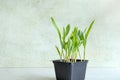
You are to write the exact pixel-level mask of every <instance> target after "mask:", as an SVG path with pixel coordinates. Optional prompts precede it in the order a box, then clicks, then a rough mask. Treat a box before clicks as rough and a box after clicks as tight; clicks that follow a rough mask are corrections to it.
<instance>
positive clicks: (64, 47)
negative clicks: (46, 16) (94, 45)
mask: <svg viewBox="0 0 120 80" xmlns="http://www.w3.org/2000/svg"><path fill="white" fill-rule="evenodd" d="M51 21H52V24H53V26H54V27H55V29H56V30H57V33H58V36H59V40H60V44H61V48H58V46H55V47H56V50H57V52H58V55H59V56H60V61H62V59H63V60H64V61H65V62H76V59H77V57H78V55H79V56H80V60H81V61H82V60H83V59H82V56H81V54H80V46H81V45H83V47H84V56H83V57H84V60H85V59H86V44H87V38H88V35H89V33H90V30H91V28H92V26H93V23H94V20H93V21H92V22H91V24H90V26H89V28H88V29H87V28H85V30H84V31H81V30H80V29H78V27H77V26H75V27H74V30H73V31H72V33H71V34H70V35H69V32H70V24H68V25H67V26H66V27H63V31H62V33H61V31H60V29H59V28H58V26H57V24H56V22H55V20H54V18H52V17H51Z"/></svg>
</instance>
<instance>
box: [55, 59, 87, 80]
mask: <svg viewBox="0 0 120 80" xmlns="http://www.w3.org/2000/svg"><path fill="white" fill-rule="evenodd" d="M53 63H54V67H55V74H56V80H84V79H85V74H86V67H87V63H88V60H85V61H80V60H77V61H76V62H74V63H72V62H60V60H54V61H53Z"/></svg>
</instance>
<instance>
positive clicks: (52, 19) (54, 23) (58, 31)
mask: <svg viewBox="0 0 120 80" xmlns="http://www.w3.org/2000/svg"><path fill="white" fill-rule="evenodd" d="M51 21H52V24H53V26H54V27H55V29H56V30H57V33H58V35H59V39H60V43H61V46H62V47H63V43H62V40H61V33H60V30H59V28H58V26H57V24H56V22H55V20H54V18H53V17H51Z"/></svg>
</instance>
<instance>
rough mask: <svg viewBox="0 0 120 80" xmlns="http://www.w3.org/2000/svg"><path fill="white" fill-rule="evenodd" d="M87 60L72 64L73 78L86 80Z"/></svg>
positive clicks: (72, 79) (73, 79)
mask: <svg viewBox="0 0 120 80" xmlns="http://www.w3.org/2000/svg"><path fill="white" fill-rule="evenodd" d="M86 67H87V62H84V63H76V64H72V78H71V80H84V79H85V74H86Z"/></svg>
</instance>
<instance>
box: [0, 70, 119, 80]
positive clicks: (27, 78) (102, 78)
mask: <svg viewBox="0 0 120 80" xmlns="http://www.w3.org/2000/svg"><path fill="white" fill-rule="evenodd" d="M0 80H56V79H55V73H54V69H53V68H0ZM85 80H120V69H119V68H117V69H116V68H87V72H86V79H85Z"/></svg>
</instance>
